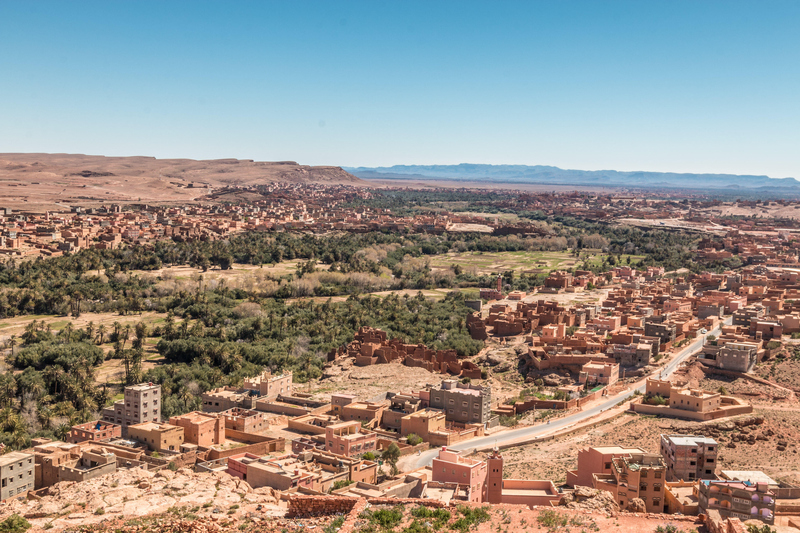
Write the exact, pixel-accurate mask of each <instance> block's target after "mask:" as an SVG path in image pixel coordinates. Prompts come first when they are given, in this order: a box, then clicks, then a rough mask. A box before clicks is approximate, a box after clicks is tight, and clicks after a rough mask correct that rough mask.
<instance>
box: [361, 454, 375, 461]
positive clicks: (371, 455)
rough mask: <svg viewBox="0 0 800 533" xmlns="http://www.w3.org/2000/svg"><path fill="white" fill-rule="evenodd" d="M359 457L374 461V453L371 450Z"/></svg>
mask: <svg viewBox="0 0 800 533" xmlns="http://www.w3.org/2000/svg"><path fill="white" fill-rule="evenodd" d="M361 458H362V459H364V460H365V461H374V460H375V454H374V453H372V452H367V453H365V454H364V455H362V456H361Z"/></svg>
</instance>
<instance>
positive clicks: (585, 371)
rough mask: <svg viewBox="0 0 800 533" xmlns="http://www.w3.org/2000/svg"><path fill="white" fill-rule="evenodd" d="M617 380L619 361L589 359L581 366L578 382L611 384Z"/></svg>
mask: <svg viewBox="0 0 800 533" xmlns="http://www.w3.org/2000/svg"><path fill="white" fill-rule="evenodd" d="M618 380H619V363H598V362H595V361H589V362H588V363H586V364H585V365H583V366H582V367H581V372H580V374H578V383H582V384H586V385H613V384H614V383H616V382H617V381H618Z"/></svg>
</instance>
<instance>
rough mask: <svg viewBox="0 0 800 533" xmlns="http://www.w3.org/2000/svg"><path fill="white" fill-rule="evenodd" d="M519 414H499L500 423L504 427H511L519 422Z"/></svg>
mask: <svg viewBox="0 0 800 533" xmlns="http://www.w3.org/2000/svg"><path fill="white" fill-rule="evenodd" d="M519 419H520V415H516V416H505V415H501V416H500V425H501V426H506V427H513V426H516V425H517V424H518V423H519Z"/></svg>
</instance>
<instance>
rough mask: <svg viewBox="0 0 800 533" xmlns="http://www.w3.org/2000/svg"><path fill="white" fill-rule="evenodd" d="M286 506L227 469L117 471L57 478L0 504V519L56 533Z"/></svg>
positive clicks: (276, 511)
mask: <svg viewBox="0 0 800 533" xmlns="http://www.w3.org/2000/svg"><path fill="white" fill-rule="evenodd" d="M284 512H285V508H283V507H281V506H279V505H278V498H277V497H276V494H275V493H274V492H273V490H272V489H270V488H259V489H255V490H253V489H252V488H251V487H250V485H248V484H247V483H246V482H244V481H241V480H239V479H237V478H234V477H232V476H230V475H228V474H225V473H195V472H192V471H190V470H187V469H181V470H178V471H177V472H172V471H170V470H161V471H159V472H157V473H153V472H148V471H146V470H139V469H135V470H120V471H118V472H116V473H114V474H109V475H106V476H102V477H99V478H96V479H93V480H90V481H86V482H83V483H74V482H61V483H57V484H56V485H53V486H52V487H50V488H49V489H47V490H46V491H45V492H44V494H43V495H41V497H34V498H32V499H28V500H25V499H18V500H10V501H8V502H5V503H3V504H0V521H2V520H5V519H6V518H8V517H9V516H12V515H14V514H16V515H19V516H22V517H24V518H25V519H26V520H28V521H29V522H30V523H31V524H32V525H33V526H34V528H38V529H47V530H50V531H60V530H64V529H70V528H75V527H77V526H87V525H91V524H101V523H104V522H114V521H120V520H123V521H124V520H130V519H135V518H141V517H146V516H155V515H159V514H163V513H168V514H171V515H172V516H173V517H178V518H180V517H183V518H186V517H188V518H194V517H205V518H209V519H210V521H211V522H218V521H219V520H221V519H222V518H224V519H226V520H227V521H230V522H232V521H236V520H242V519H245V518H247V519H250V520H252V519H253V518H257V519H258V521H262V520H267V519H269V518H271V517H282V516H283V514H284Z"/></svg>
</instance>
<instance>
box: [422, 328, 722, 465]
mask: <svg viewBox="0 0 800 533" xmlns="http://www.w3.org/2000/svg"><path fill="white" fill-rule="evenodd" d="M732 320H733V318H732V317H728V318H726V319H725V320H724V321H722V322H720V324H719V325H718V326H717V327H716V328H714V329H712V330H711V331H709V332H708V333H706V334H705V335H701V336H699V337H697V339H696V340H694V341H693V342H692V343H691V344H689V345H687V346H686V347H685V348H684V349H683V350H681V351H680V352H678V353H677V354H676V355H675V356H674V357H673V358H672V360H671V361H670V362H669V363H667V365H666V366H664V367H663V368H661V369H659V371H658V372H654V373H653V374H651V375H650V376H649V377H653V376H658V375H660V376H661V377H662V378H667V377H668V376H669V375H670V374H672V373H673V372H675V370H676V369H677V368H678V365H680V364H681V363H682V362H683V361H685V360H686V358H688V357H689V356H690V355H692V354H693V353H695V352H697V351H699V350H700V348H701V347H702V345H703V341H704V340H705V338H706V337H707V336H709V335H717V334H718V333H719V331H720V327H721V326H722V325H723V324H724V325H730V324H731V322H732ZM644 389H645V379H642V380H641V381H638V382H636V384H635V388H633V389H630V390H627V391H625V392H622V393H620V394H617V395H616V396H612V397H610V398H609V399H607V400H606V401H604V402H603V403H600V404H597V405H595V406H594V407H591V408H589V409H586V410H585V411H580V412H578V413H575V414H573V415H569V416H565V417H564V418H559V419H556V420H551V421H550V423H549V424H539V425H536V426H526V427H523V428H520V429H512V430H509V431H503V432H501V433H497V434H494V435H490V436H488V437H477V438H474V439H469V440H465V441H462V442H459V443H458V444H455V445H453V446H448V449H450V450H454V451H464V450H469V449H471V448H478V449H481V448H487V447H489V446H492V445H502V444H510V443H514V442H516V441H525V440H527V439H529V438H531V437H535V436H537V437H538V436H543V435H545V434H549V433H553V432H555V431H558V430H561V429H565V428H568V427H570V426H574V425H575V424H578V423H580V422H583V421H585V420H586V419H588V418H592V417H593V416H595V415H598V414H600V413H602V412H603V411H606V410H607V409H611V408H612V407H614V406H615V405H617V404H618V403H620V402H621V401H623V400H627V399H628V398H630V397H631V396H633V394H634V393H635V392H636V391H640V392H644ZM438 454H439V449H438V448H435V449H432V450H428V451H426V452H423V453H422V454H420V455H419V456H417V457H416V459H417V460H416V462H413V463H411V462H410V461H409V463H408V464H409V465H413V468H421V467H423V466H428V465H430V464H432V463H433V458H434V457H436V456H437V455H438Z"/></svg>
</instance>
